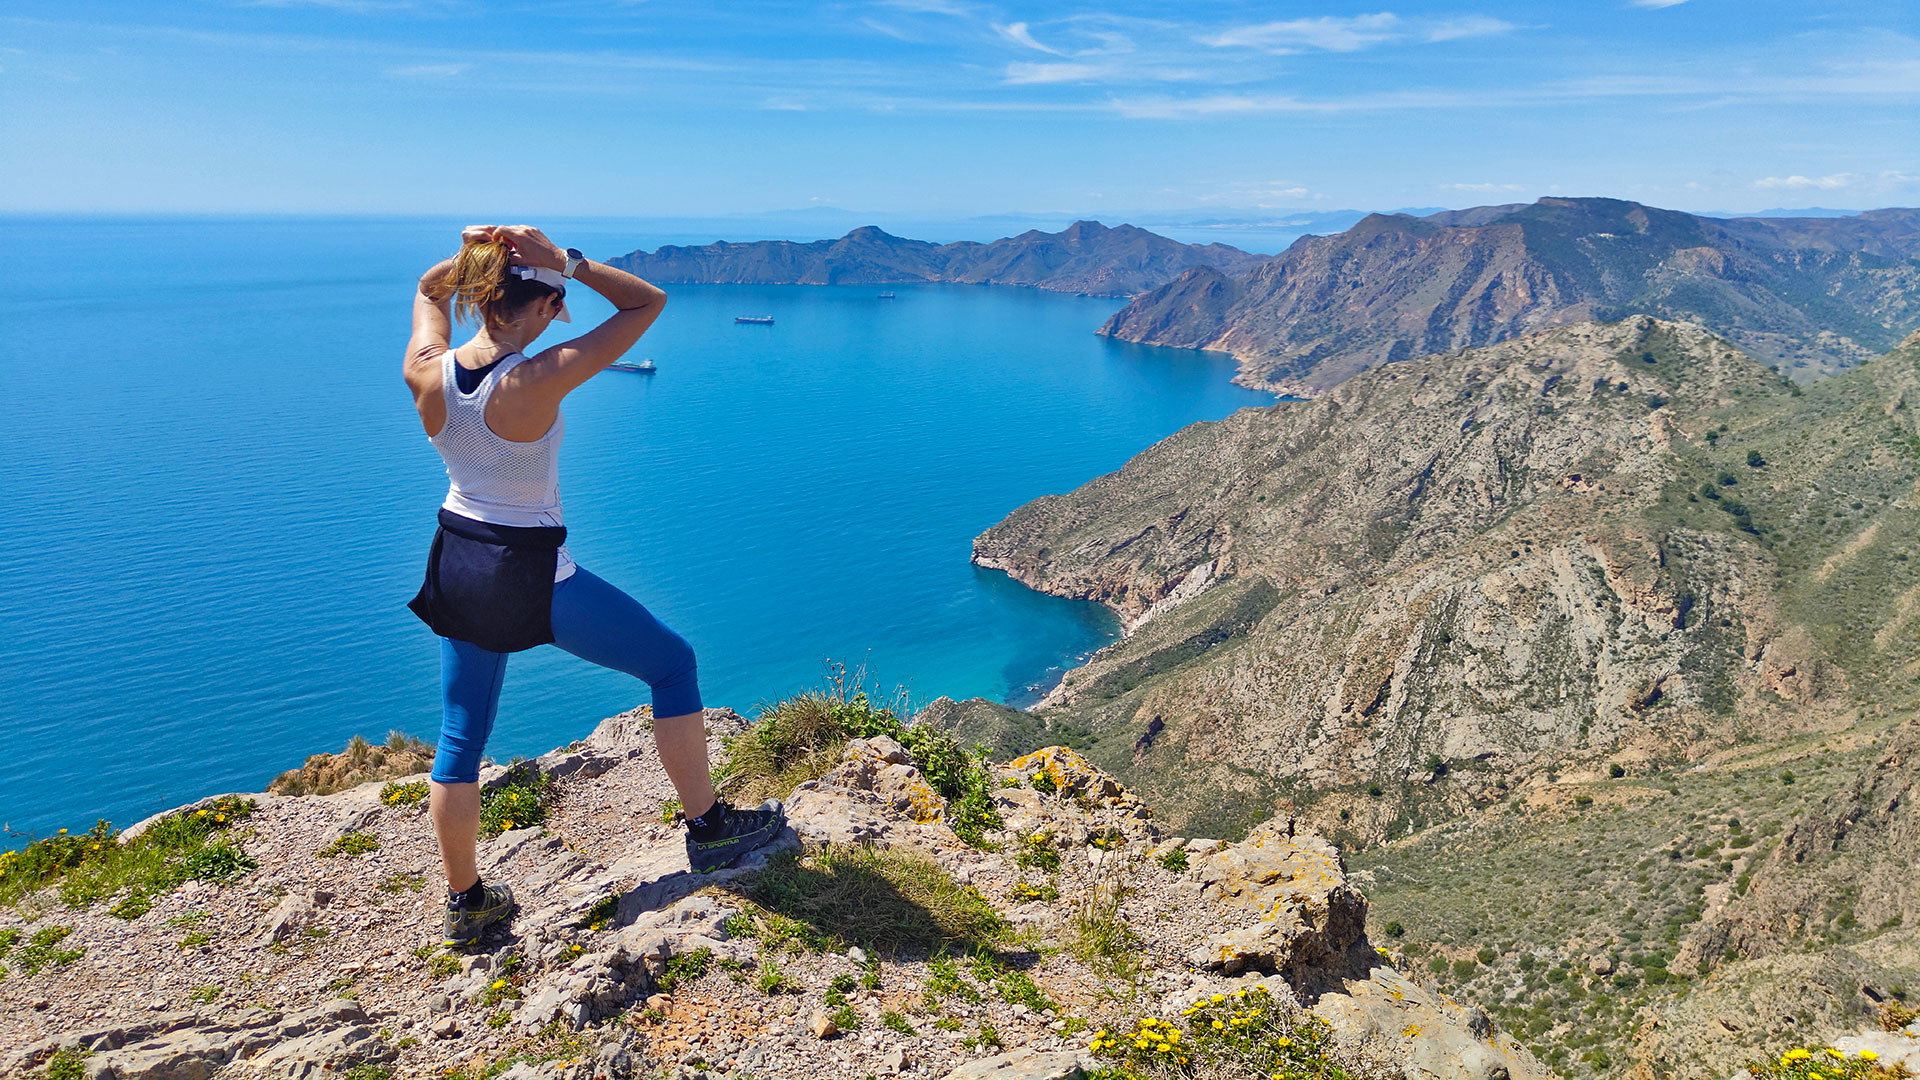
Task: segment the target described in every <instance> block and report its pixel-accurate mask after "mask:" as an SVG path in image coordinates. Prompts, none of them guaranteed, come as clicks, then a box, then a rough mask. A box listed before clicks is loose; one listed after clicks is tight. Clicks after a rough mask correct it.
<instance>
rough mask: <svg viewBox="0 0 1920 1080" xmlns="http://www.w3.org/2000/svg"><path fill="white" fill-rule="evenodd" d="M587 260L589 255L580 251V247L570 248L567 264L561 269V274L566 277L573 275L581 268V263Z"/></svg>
mask: <svg viewBox="0 0 1920 1080" xmlns="http://www.w3.org/2000/svg"><path fill="white" fill-rule="evenodd" d="M586 261H587V257H586V256H585V255H583V254H581V253H580V249H579V248H568V249H567V265H566V267H565V268H564V269H562V270H561V271H560V276H561V277H564V278H571V277H573V273H574V271H576V270H578V269H580V264H581V263H583V262H586Z"/></svg>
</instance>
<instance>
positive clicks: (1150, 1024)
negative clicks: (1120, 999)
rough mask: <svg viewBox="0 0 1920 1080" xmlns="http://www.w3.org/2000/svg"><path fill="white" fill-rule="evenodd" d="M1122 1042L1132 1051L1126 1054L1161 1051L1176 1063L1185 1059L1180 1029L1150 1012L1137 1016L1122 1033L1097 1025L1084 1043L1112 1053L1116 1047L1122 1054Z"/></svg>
mask: <svg viewBox="0 0 1920 1080" xmlns="http://www.w3.org/2000/svg"><path fill="white" fill-rule="evenodd" d="M1122 1043H1125V1044H1126V1045H1127V1046H1129V1047H1131V1048H1132V1050H1133V1051H1134V1052H1135V1053H1133V1054H1128V1055H1127V1056H1129V1057H1137V1056H1140V1055H1141V1054H1145V1055H1147V1056H1153V1055H1162V1056H1164V1059H1165V1060H1167V1061H1171V1062H1173V1063H1175V1064H1178V1065H1185V1064H1186V1063H1187V1056H1186V1055H1185V1054H1182V1053H1180V1029H1179V1028H1177V1027H1174V1026H1173V1025H1172V1024H1170V1023H1168V1022H1166V1021H1165V1020H1161V1019H1159V1018H1158V1017H1153V1016H1145V1017H1141V1018H1140V1021H1139V1022H1138V1023H1137V1024H1135V1025H1134V1029H1133V1031H1132V1032H1131V1033H1128V1034H1124V1035H1116V1034H1115V1033H1114V1032H1112V1031H1110V1030H1108V1029H1106V1028H1101V1029H1100V1030H1099V1031H1096V1032H1094V1033H1093V1039H1092V1040H1091V1041H1090V1042H1088V1043H1087V1049H1089V1050H1091V1051H1093V1052H1094V1053H1096V1054H1112V1053H1115V1052H1116V1051H1117V1052H1120V1053H1122V1054H1125V1053H1126V1052H1125V1051H1123V1050H1121V1044H1122Z"/></svg>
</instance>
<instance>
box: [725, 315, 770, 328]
mask: <svg viewBox="0 0 1920 1080" xmlns="http://www.w3.org/2000/svg"><path fill="white" fill-rule="evenodd" d="M733 321H734V322H737V323H752V324H753V325H755V326H772V325H773V316H771V315H735V316H734V317H733Z"/></svg>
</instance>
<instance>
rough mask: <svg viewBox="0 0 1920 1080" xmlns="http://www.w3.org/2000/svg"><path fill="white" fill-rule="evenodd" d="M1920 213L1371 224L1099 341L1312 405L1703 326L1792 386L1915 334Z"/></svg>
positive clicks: (1132, 310) (1137, 308)
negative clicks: (1190, 356)
mask: <svg viewBox="0 0 1920 1080" xmlns="http://www.w3.org/2000/svg"><path fill="white" fill-rule="evenodd" d="M1916 289H1920V210H1911V209H1898V208H1896V209H1885V210H1872V211H1866V212H1863V213H1860V214H1857V215H1851V216H1847V217H1804V218H1753V217H1746V218H1711V217H1703V216H1699V215H1694V214H1687V213H1683V212H1680V211H1674V210H1662V209H1659V208H1657V207H1650V206H1645V205H1642V204H1639V203H1634V202H1629V201H1625V200H1619V199H1589V198H1581V199H1567V198H1544V199H1540V200H1538V201H1537V202H1533V203H1515V204H1506V205H1499V206H1485V207H1473V208H1469V209H1465V210H1449V211H1443V212H1440V213H1437V214H1431V215H1427V216H1425V217H1413V216H1409V215H1404V214H1370V215H1368V216H1367V217H1365V218H1363V219H1362V220H1361V221H1359V222H1358V223H1356V224H1355V225H1354V226H1353V227H1352V228H1350V229H1348V230H1347V231H1346V232H1343V233H1340V234H1337V235H1333V236H1308V237H1302V238H1301V239H1300V240H1298V241H1296V242H1295V243H1294V244H1293V245H1292V246H1291V247H1289V248H1288V249H1287V250H1286V251H1285V252H1283V253H1282V254H1280V255H1279V256H1276V257H1275V258H1274V259H1272V260H1270V261H1268V262H1266V263H1263V264H1261V265H1258V266H1255V267H1253V268H1252V269H1250V270H1248V271H1245V272H1243V273H1240V274H1237V275H1236V274H1233V273H1231V272H1222V271H1220V270H1218V269H1216V270H1214V271H1209V270H1206V269H1204V268H1195V269H1192V270H1189V271H1187V272H1186V273H1184V274H1182V275H1181V276H1180V277H1179V278H1176V279H1175V280H1173V281H1171V282H1169V283H1167V284H1166V285H1163V286H1161V287H1160V288H1158V289H1156V290H1154V291H1153V292H1151V293H1148V294H1146V295H1144V296H1141V297H1139V298H1137V299H1135V300H1134V301H1133V302H1132V303H1131V304H1129V305H1128V306H1127V307H1126V308H1124V309H1122V310H1121V311H1119V312H1117V313H1116V314H1115V315H1114V316H1113V317H1112V318H1111V319H1110V320H1108V322H1107V324H1106V325H1105V326H1103V327H1102V328H1101V331H1100V332H1101V333H1103V334H1106V335H1109V336H1112V337H1118V338H1122V339H1124V340H1128V341H1138V342H1142V343H1146V344H1154V345H1171V346H1180V347H1186V348H1201V349H1212V350H1219V351H1225V352H1229V353H1231V354H1233V355H1234V356H1235V357H1236V358H1238V359H1239V361H1240V373H1239V375H1238V376H1237V378H1236V381H1239V382H1241V383H1244V384H1245V385H1248V386H1253V387H1256V388H1260V389H1267V390H1272V391H1275V392H1279V393H1285V394H1290V395H1297V396H1302V397H1310V396H1313V395H1314V394H1318V393H1324V392H1325V391H1326V390H1327V389H1328V388H1330V387H1332V386H1333V385H1335V384H1337V383H1339V382H1340V381H1341V380H1343V379H1346V378H1350V377H1351V376H1353V375H1355V374H1358V373H1359V372H1361V371H1365V370H1368V369H1370V368H1373V367H1377V366H1379V365H1382V364H1386V363H1392V362H1396V361H1400V360H1406V359H1411V358H1413V357H1416V356H1422V355H1427V354H1430V353H1440V352H1453V351H1458V350H1459V349H1462V348H1471V347H1476V346H1480V345H1487V344H1491V343H1494V342H1497V341H1502V340H1506V339H1507V338H1510V337H1513V336H1515V335H1518V334H1523V333H1528V332H1531V331H1533V330H1538V329H1542V328H1545V327H1548V326H1555V325H1563V324H1566V323H1571V322H1578V321H1582V320H1586V319H1602V320H1609V319H1618V318H1620V317H1623V316H1625V315H1628V314H1648V315H1654V316H1657V317H1661V318H1668V319H1683V320H1689V321H1694V322H1698V323H1700V324H1701V325H1703V326H1705V327H1706V328H1707V329H1709V330H1712V331H1714V332H1716V333H1719V334H1722V335H1724V336H1727V337H1728V338H1729V339H1730V340H1733V341H1734V342H1735V343H1736V344H1738V345H1740V346H1741V347H1742V348H1743V349H1745V350H1747V351H1748V352H1750V353H1752V354H1754V355H1755V356H1757V357H1760V358H1761V359H1762V360H1763V361H1765V362H1767V363H1770V364H1773V365H1775V366H1778V367H1780V368H1781V369H1782V370H1783V371H1787V372H1788V373H1789V374H1792V375H1794V376H1795V377H1796V378H1799V379H1802V380H1803V381H1804V380H1805V379H1807V378H1812V377H1815V376H1818V375H1822V374H1831V373H1832V372H1835V371H1839V370H1844V369H1845V368H1847V367H1851V366H1854V365H1857V364H1859V363H1862V362H1864V361H1865V360H1867V359H1869V358H1870V357H1872V356H1875V355H1878V354H1880V353H1882V352H1884V351H1886V350H1887V349H1889V348H1891V347H1892V346H1893V345H1894V343H1895V342H1896V341H1898V340H1899V338H1900V337H1902V336H1903V335H1905V334H1906V333H1908V332H1910V331H1912V330H1913V329H1914V328H1915V327H1916V326H1920V305H1916V304H1915V303H1914V301H1913V299H1912V297H1913V296H1914V294H1915V291H1916Z"/></svg>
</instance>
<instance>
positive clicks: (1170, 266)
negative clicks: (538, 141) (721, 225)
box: [609, 221, 1266, 296]
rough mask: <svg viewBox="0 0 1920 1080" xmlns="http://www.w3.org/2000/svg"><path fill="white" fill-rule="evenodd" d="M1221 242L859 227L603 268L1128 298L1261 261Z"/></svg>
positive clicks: (726, 278)
mask: <svg viewBox="0 0 1920 1080" xmlns="http://www.w3.org/2000/svg"><path fill="white" fill-rule="evenodd" d="M1265 258H1266V257H1265V256H1262V255H1250V254H1248V253H1246V252H1244V251H1241V250H1240V249H1238V248H1232V247H1228V246H1227V245H1225V244H1182V243H1180V242H1178V241H1176V240H1169V239H1167V238H1166V237H1164V236H1160V235H1158V234H1156V233H1151V232H1148V231H1146V230H1145V229H1139V228H1135V227H1134V226H1132V225H1121V226H1118V227H1116V228H1111V229H1110V228H1108V227H1106V226H1105V225H1102V224H1100V223H1099V222H1097V221H1076V222H1074V223H1073V224H1072V225H1069V226H1068V227H1067V228H1065V229H1062V230H1061V231H1059V232H1057V233H1047V232H1041V231H1039V230H1037V229H1033V230H1029V231H1027V232H1024V233H1021V234H1020V235H1018V236H1009V237H1003V238H1002V239H999V240H995V241H993V242H992V243H989V244H980V243H974V242H972V241H962V242H958V243H952V244H932V243H928V242H927V241H924V240H906V239H902V238H900V237H898V236H893V235H890V234H888V233H887V232H885V231H883V230H881V229H879V228H876V227H874V226H871V225H868V226H864V227H862V228H858V229H855V230H853V231H852V232H850V233H848V234H847V235H846V236H843V237H841V238H840V239H838V240H817V241H814V242H812V243H806V244H799V243H793V242H790V241H786V240H761V241H756V242H753V243H747V244H735V243H728V242H726V241H721V242H719V243H714V244H708V245H706V246H704V247H678V246H672V245H669V246H667V247H663V248H661V249H659V250H658V251H654V252H645V251H635V252H632V253H631V254H628V255H623V256H620V257H618V258H615V259H612V260H610V263H609V265H613V266H618V267H620V268H621V269H623V270H628V271H631V272H632V273H635V274H638V275H640V276H641V277H644V278H646V279H647V280H649V281H653V282H656V283H659V284H673V283H676V282H689V283H706V282H721V283H739V284H755V285H880V284H895V283H908V282H938V281H945V282H955V283H959V284H968V285H1024V286H1029V287H1031V288H1036V289H1046V290H1049V291H1051V292H1070V293H1084V294H1088V295H1094V296H1133V295H1137V294H1139V293H1142V292H1145V291H1146V290H1148V289H1151V288H1154V287H1155V286H1158V285H1161V284H1164V283H1165V282H1168V281H1171V280H1172V279H1173V278H1174V277H1176V276H1177V275H1179V274H1180V273H1181V272H1183V271H1186V270H1188V269H1190V268H1193V267H1218V268H1219V269H1220V270H1223V271H1227V272H1230V273H1238V272H1241V271H1244V270H1247V269H1250V268H1252V267H1254V266H1256V265H1258V264H1259V263H1261V262H1263V261H1265Z"/></svg>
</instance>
